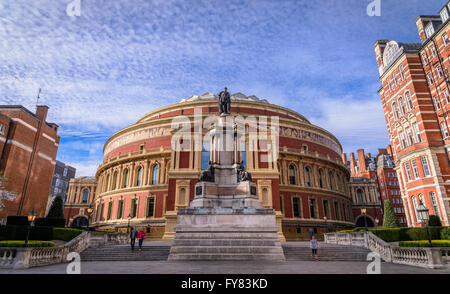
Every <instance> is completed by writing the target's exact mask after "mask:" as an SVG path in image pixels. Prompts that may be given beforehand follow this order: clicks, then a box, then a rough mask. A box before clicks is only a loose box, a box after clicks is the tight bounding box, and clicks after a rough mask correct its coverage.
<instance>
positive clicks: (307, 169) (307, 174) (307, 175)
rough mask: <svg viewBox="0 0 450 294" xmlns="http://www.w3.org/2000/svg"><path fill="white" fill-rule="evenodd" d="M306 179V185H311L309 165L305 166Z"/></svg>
mask: <svg viewBox="0 0 450 294" xmlns="http://www.w3.org/2000/svg"><path fill="white" fill-rule="evenodd" d="M305 181H306V186H308V187H311V172H310V169H309V167H305Z"/></svg>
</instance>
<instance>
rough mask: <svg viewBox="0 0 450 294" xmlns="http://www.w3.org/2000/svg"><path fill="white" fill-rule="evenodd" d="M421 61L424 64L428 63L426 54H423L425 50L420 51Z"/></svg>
mask: <svg viewBox="0 0 450 294" xmlns="http://www.w3.org/2000/svg"><path fill="white" fill-rule="evenodd" d="M422 61H423V64H424V65H427V64H428V58H427V55H426V54H425V52H423V53H422Z"/></svg>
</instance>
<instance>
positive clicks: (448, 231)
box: [441, 227, 450, 240]
mask: <svg viewBox="0 0 450 294" xmlns="http://www.w3.org/2000/svg"><path fill="white" fill-rule="evenodd" d="M441 239H442V240H450V227H445V228H442V230H441Z"/></svg>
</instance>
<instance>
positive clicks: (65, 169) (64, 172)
mask: <svg viewBox="0 0 450 294" xmlns="http://www.w3.org/2000/svg"><path fill="white" fill-rule="evenodd" d="M63 177H67V167H65V168H64V171H63Z"/></svg>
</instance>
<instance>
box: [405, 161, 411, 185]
mask: <svg viewBox="0 0 450 294" xmlns="http://www.w3.org/2000/svg"><path fill="white" fill-rule="evenodd" d="M404 166H405V170H406V177H407V178H408V182H409V181H411V180H412V178H411V169H410V168H409V163H408V162H405V163H404Z"/></svg>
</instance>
